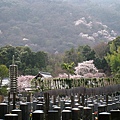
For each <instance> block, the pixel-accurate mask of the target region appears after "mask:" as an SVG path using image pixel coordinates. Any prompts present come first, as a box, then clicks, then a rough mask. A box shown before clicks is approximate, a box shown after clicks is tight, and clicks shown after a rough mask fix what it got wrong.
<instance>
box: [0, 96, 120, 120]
mask: <svg viewBox="0 0 120 120" xmlns="http://www.w3.org/2000/svg"><path fill="white" fill-rule="evenodd" d="M83 97H84V98H83ZM108 97H109V99H108V101H107V102H108V103H107V104H106V99H105V96H89V97H88V96H79V95H76V96H70V97H69V96H66V97H63V98H59V97H55V96H52V97H50V96H49V94H46V95H45V96H44V97H38V98H37V100H36V101H33V102H26V103H21V104H20V106H19V109H17V110H12V105H10V106H8V104H7V103H1V104H0V119H5V120H9V119H10V120H12V119H13V120H29V119H30V113H32V117H31V119H33V120H38V119H40V120H42V119H43V120H44V119H45V120H55V119H59V120H60V119H62V120H69V119H72V120H80V119H82V120H95V117H96V118H99V120H101V118H100V117H101V116H103V117H106V116H107V117H108V118H109V119H110V120H111V118H112V117H113V114H117V115H116V116H117V118H119V116H120V111H119V109H120V102H119V96H112V97H111V96H108ZM83 99H84V100H83ZM82 102H84V103H82ZM48 106H49V107H48ZM8 109H9V112H8ZM31 110H32V111H31ZM20 111H21V112H20ZM10 112H11V113H12V114H16V113H17V115H13V116H12V115H11V114H9V113H10ZM15 117H16V119H15ZM18 118H19V119H18ZM117 118H116V119H113V120H118V119H117ZM109 119H107V120H109ZM119 120H120V119H119Z"/></svg>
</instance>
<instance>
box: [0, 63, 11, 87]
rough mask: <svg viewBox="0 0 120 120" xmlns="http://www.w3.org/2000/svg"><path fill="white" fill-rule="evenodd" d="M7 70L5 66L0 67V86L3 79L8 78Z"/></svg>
mask: <svg viewBox="0 0 120 120" xmlns="http://www.w3.org/2000/svg"><path fill="white" fill-rule="evenodd" d="M8 75H9V70H8V68H7V67H6V66H5V65H0V86H1V85H2V80H3V78H5V77H8Z"/></svg>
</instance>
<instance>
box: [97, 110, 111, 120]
mask: <svg viewBox="0 0 120 120" xmlns="http://www.w3.org/2000/svg"><path fill="white" fill-rule="evenodd" d="M98 120H111V113H108V112H101V113H99V114H98Z"/></svg>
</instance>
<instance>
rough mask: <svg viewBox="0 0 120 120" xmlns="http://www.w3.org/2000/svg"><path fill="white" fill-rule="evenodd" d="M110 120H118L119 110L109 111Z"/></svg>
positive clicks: (119, 119) (119, 117)
mask: <svg viewBox="0 0 120 120" xmlns="http://www.w3.org/2000/svg"><path fill="white" fill-rule="evenodd" d="M110 113H111V120H120V110H111V111H110Z"/></svg>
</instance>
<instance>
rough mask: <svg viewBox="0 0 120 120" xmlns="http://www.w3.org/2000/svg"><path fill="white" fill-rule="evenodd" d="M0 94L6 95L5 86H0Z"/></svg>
mask: <svg viewBox="0 0 120 120" xmlns="http://www.w3.org/2000/svg"><path fill="white" fill-rule="evenodd" d="M0 95H4V96H7V86H2V87H0Z"/></svg>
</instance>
